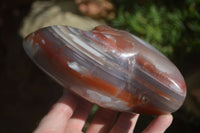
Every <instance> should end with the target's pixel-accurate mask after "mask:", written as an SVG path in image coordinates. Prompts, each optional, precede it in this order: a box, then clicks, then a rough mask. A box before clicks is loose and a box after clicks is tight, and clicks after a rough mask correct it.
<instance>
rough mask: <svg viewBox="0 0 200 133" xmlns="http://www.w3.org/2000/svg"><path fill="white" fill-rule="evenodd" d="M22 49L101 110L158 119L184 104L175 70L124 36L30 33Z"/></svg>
mask: <svg viewBox="0 0 200 133" xmlns="http://www.w3.org/2000/svg"><path fill="white" fill-rule="evenodd" d="M23 45H24V49H25V51H26V53H27V54H28V55H29V57H30V58H31V59H32V60H33V61H34V62H35V63H36V64H37V65H38V66H39V67H40V68H41V69H42V70H43V71H45V72H46V73H47V74H48V75H49V76H51V77H52V78H53V79H54V80H56V81H57V82H58V83H59V84H61V85H62V86H63V87H66V88H67V87H68V86H71V88H72V89H71V91H73V92H74V93H76V94H78V95H80V96H82V97H84V98H85V99H87V100H89V101H91V102H93V103H96V104H98V105H99V106H102V107H105V108H110V109H114V110H118V111H128V110H131V111H133V112H137V113H143V114H157V115H158V114H165V113H171V112H174V111H176V110H177V109H178V108H179V107H180V106H181V105H182V103H183V102H184V99H185V96H186V85H185V81H184V79H183V77H182V75H181V73H180V72H179V70H178V69H177V68H176V67H175V65H174V64H173V63H172V62H171V61H169V60H168V59H167V58H166V57H165V56H164V55H163V54H161V53H160V52H159V51H158V50H156V49H155V48H153V47H152V46H151V45H150V44H148V43H146V42H144V41H143V40H141V39H139V38H138V37H136V36H134V35H132V34H130V33H128V32H126V31H121V30H116V29H113V28H111V27H108V26H99V27H96V28H94V29H93V30H92V31H82V30H79V29H77V28H73V27H69V26H50V27H47V28H43V29H40V30H38V31H36V32H33V33H31V34H29V35H28V36H27V37H26V38H25V39H24V44H23ZM91 92H92V93H91Z"/></svg>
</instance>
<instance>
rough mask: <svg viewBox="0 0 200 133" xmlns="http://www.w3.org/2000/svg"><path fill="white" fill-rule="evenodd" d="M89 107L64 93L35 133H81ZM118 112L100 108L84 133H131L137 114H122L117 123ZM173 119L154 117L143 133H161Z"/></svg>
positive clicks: (167, 116)
mask: <svg viewBox="0 0 200 133" xmlns="http://www.w3.org/2000/svg"><path fill="white" fill-rule="evenodd" d="M92 106H93V105H92V103H89V102H88V101H86V100H83V99H81V98H78V97H76V96H75V95H74V94H72V93H70V92H65V93H64V95H63V96H62V97H61V98H60V99H59V100H58V102H57V103H56V104H55V105H54V106H53V107H52V109H51V110H50V112H49V113H48V114H47V115H46V116H45V117H44V118H43V119H42V120H41V122H40V124H39V126H38V127H37V128H36V129H35V131H34V133H82V128H83V126H84V124H85V122H86V120H87V117H88V115H89V113H90V110H91V108H92ZM117 113H118V112H116V111H111V110H108V109H103V108H99V110H98V111H97V112H96V114H95V116H94V118H93V120H92V122H91V123H90V125H89V127H88V129H87V133H107V132H110V133H133V131H134V128H135V125H136V122H137V119H138V117H139V115H138V114H131V113H126V112H123V113H121V114H120V116H119V117H118V119H117V120H116V116H117ZM172 119H173V117H172V115H171V114H166V115H160V116H157V117H156V118H155V119H154V120H153V121H152V122H151V123H150V124H149V125H148V126H147V127H146V128H145V129H144V130H143V133H163V132H164V131H165V130H166V129H167V128H168V127H169V126H170V124H171V123H172ZM114 122H115V123H114Z"/></svg>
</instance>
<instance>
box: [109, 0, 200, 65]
mask: <svg viewBox="0 0 200 133" xmlns="http://www.w3.org/2000/svg"><path fill="white" fill-rule="evenodd" d="M113 2H114V3H115V4H116V6H117V16H116V18H114V19H113V20H111V21H110V22H111V23H110V25H111V26H113V27H116V28H119V29H125V30H127V31H129V32H131V33H133V34H135V35H137V36H139V37H141V38H143V39H144V40H146V41H147V42H149V43H150V44H152V45H153V46H154V47H156V48H157V49H159V50H160V51H161V52H163V53H164V54H165V55H167V56H168V57H169V58H171V59H172V60H173V61H174V62H175V63H176V64H177V65H181V64H183V63H184V62H185V60H188V63H189V61H192V60H191V58H192V59H194V60H195V59H196V58H197V57H200V0H182V1H181V0H178V1H172V0H162V1H159V0H132V1H129V0H114V1H113ZM197 59H198V58H197ZM185 65H186V64H185Z"/></svg>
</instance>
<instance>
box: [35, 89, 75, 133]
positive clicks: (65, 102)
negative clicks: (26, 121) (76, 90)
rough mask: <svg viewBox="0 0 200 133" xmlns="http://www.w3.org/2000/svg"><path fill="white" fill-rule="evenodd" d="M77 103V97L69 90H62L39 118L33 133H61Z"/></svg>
mask: <svg viewBox="0 0 200 133" xmlns="http://www.w3.org/2000/svg"><path fill="white" fill-rule="evenodd" d="M76 104H77V97H76V96H75V95H74V94H72V93H71V92H64V94H63V96H62V97H61V98H60V99H59V100H58V102H57V103H56V104H55V105H53V107H52V109H51V110H50V111H49V113H48V114H47V115H46V116H45V117H44V118H43V119H42V120H41V122H40V123H39V126H38V127H37V128H36V130H35V131H34V133H55V132H57V133H62V132H64V130H65V128H66V125H67V122H68V120H69V118H70V117H71V116H72V114H73V112H74V110H75V108H76Z"/></svg>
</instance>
